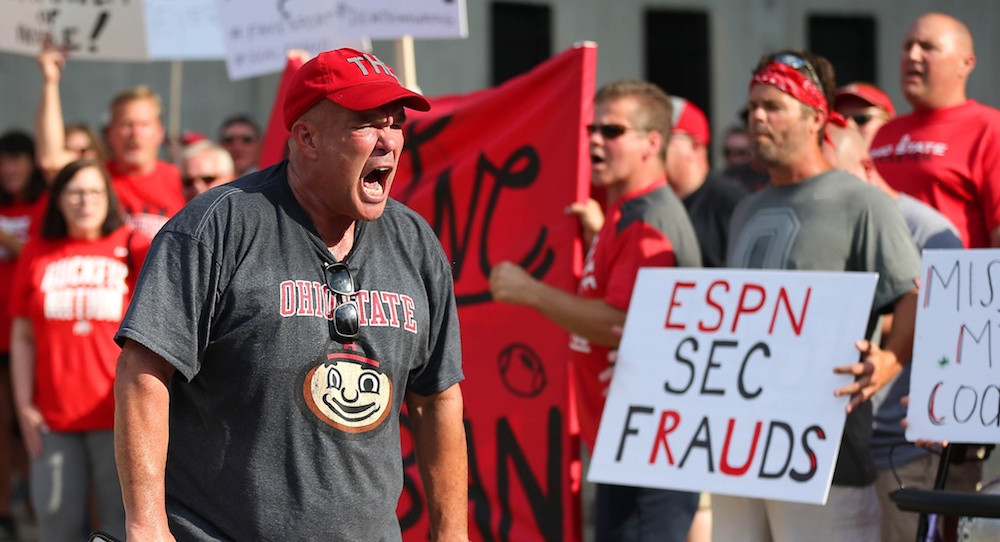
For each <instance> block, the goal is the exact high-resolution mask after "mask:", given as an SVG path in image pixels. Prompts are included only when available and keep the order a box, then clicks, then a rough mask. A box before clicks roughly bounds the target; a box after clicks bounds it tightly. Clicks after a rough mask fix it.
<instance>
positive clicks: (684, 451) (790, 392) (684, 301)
mask: <svg viewBox="0 0 1000 542" xmlns="http://www.w3.org/2000/svg"><path fill="white" fill-rule="evenodd" d="M876 282H877V275H876V274H874V273H824V272H813V271H762V270H737V269H667V268H644V269H640V270H639V275H638V279H637V281H636V285H635V289H634V290H633V292H632V300H631V304H630V306H629V311H628V317H627V320H626V322H625V331H624V335H623V336H622V342H621V347H620V348H619V350H618V362H617V364H616V365H615V370H614V371H615V372H614V378H613V379H612V381H611V388H610V391H609V394H608V399H607V403H606V404H605V406H604V413H603V415H602V416H601V427H600V430H599V432H598V435H597V445H596V446H595V450H594V455H593V458H592V459H591V464H590V472H589V474H588V479H589V480H591V481H595V482H603V483H611V484H622V485H629V486H642V487H655V488H664V489H679V490H687V491H710V492H712V493H723V494H727V495H739V496H746V497H759V498H767V499H777V500H783V501H794V502H804V503H813V504H822V503H825V502H826V497H827V494H828V492H829V489H830V484H831V482H832V479H833V468H834V465H835V464H836V462H837V454H838V451H839V448H840V439H841V435H842V434H843V430H844V420H845V418H846V414H845V407H846V405H847V398H846V397H834V396H833V392H834V390H835V389H837V388H839V387H842V386H845V385H847V384H849V383H850V382H851V380H852V378H851V377H850V376H848V375H837V374H834V373H833V368H834V367H835V366H838V365H849V364H851V363H853V362H855V361H857V359H858V355H859V353H858V351H857V349H856V347H855V346H854V343H855V341H857V340H858V339H860V338H862V337H863V336H864V332H865V326H866V324H867V323H868V317H869V312H870V311H871V305H872V299H873V296H874V292H875V284H876Z"/></svg>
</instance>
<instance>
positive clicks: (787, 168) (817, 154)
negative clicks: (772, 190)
mask: <svg viewBox="0 0 1000 542" xmlns="http://www.w3.org/2000/svg"><path fill="white" fill-rule="evenodd" d="M831 169H833V166H832V165H830V162H827V160H826V158H825V157H824V156H823V153H822V151H820V149H819V147H818V146H816V147H811V148H809V149H808V150H807V151H806V154H805V155H804V156H802V157H800V158H799V159H797V160H792V161H789V162H788V163H786V164H781V165H778V166H769V167H768V168H767V171H768V173H769V174H770V175H771V184H773V185H775V186H785V185H792V184H796V183H800V182H802V181H804V180H806V179H811V178H813V177H815V176H817V175H819V174H821V173H825V172H827V171H830V170H831Z"/></svg>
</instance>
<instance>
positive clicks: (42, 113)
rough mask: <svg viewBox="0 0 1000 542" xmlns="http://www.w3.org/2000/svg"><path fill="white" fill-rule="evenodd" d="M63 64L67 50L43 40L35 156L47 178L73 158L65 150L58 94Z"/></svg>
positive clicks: (50, 178) (60, 104)
mask: <svg viewBox="0 0 1000 542" xmlns="http://www.w3.org/2000/svg"><path fill="white" fill-rule="evenodd" d="M65 65H66V54H65V53H64V52H63V51H62V50H61V49H59V48H58V47H55V46H53V45H52V43H51V41H49V40H46V42H45V45H44V46H43V48H42V52H41V53H39V54H38V67H39V69H40V70H41V72H42V96H41V99H40V100H39V102H38V113H37V115H36V117H35V149H36V150H35V156H36V161H37V162H38V167H40V168H41V169H42V172H43V173H44V174H45V178H46V179H47V180H49V181H50V182H51V181H52V179H53V178H54V177H55V175H56V173H59V170H60V169H62V168H63V166H65V165H66V164H68V163H70V162H72V161H73V154H72V153H70V152H69V151H67V150H66V127H65V126H64V124H63V112H62V99H61V97H60V95H59V80H60V79H61V78H62V70H63V66H65Z"/></svg>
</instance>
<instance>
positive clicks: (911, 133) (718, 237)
mask: <svg viewBox="0 0 1000 542" xmlns="http://www.w3.org/2000/svg"><path fill="white" fill-rule="evenodd" d="M65 62H66V55H65V52H64V51H62V50H60V49H59V48H57V47H52V46H50V45H47V46H46V47H45V48H44V49H43V51H42V52H41V53H40V54H39V57H38V63H39V68H40V71H41V74H42V81H43V83H42V88H41V93H40V100H39V108H38V114H37V118H36V125H35V130H34V134H33V135H31V134H28V133H25V132H21V131H10V132H7V133H5V134H3V135H2V136H0V275H2V276H3V277H4V279H5V281H6V283H8V284H11V285H12V286H11V288H9V289H4V290H2V291H0V296H3V297H4V299H3V301H4V303H3V304H4V305H5V306H6V307H9V310H5V311H4V312H3V314H0V325H2V326H3V329H2V330H0V365H2V367H0V541H2V540H16V539H17V538H16V536H17V534H16V532H15V531H16V529H15V524H14V522H13V521H12V520H11V503H10V491H7V488H8V487H10V486H11V480H12V477H13V478H17V477H20V478H21V479H23V480H25V481H26V482H27V483H28V485H29V487H30V491H29V493H30V501H29V505H30V509H31V511H32V514H33V515H34V518H35V519H36V522H37V525H38V529H39V537H40V538H41V539H42V540H46V541H48V540H53V541H60V540H79V539H81V537H82V536H83V534H84V533H85V532H87V531H88V530H96V529H101V530H104V531H106V532H108V533H109V534H111V535H112V536H115V537H117V538H120V539H123V540H124V539H125V537H126V535H127V536H128V537H129V538H130V539H141V540H147V539H148V540H171V539H173V537H176V538H178V539H199V540H201V539H241V540H242V539H247V540H252V539H278V538H290V539H300V538H308V539H312V538H317V537H320V538H324V539H336V540H339V539H345V540H347V539H350V540H362V539H384V540H396V539H399V537H400V533H399V526H398V524H397V523H396V521H395V506H396V498H397V496H398V495H399V492H400V488H401V485H402V474H401V471H400V469H401V467H400V465H399V461H398V459H393V458H394V457H395V458H398V456H399V448H400V445H399V440H400V438H399V411H400V408H401V406H402V405H403V404H405V405H406V406H407V407H408V409H409V416H410V422H411V424H412V429H413V433H414V440H415V447H416V449H417V458H418V461H419V464H420V472H421V477H422V481H423V487H424V490H425V493H426V496H427V503H428V509H427V513H428V515H429V519H430V525H431V529H432V533H433V534H434V537H435V539H436V540H464V539H466V537H467V529H468V525H467V511H468V507H467V479H466V478H467V476H466V463H467V451H466V446H465V434H464V427H463V424H462V409H463V401H462V394H461V388H460V382H461V381H462V379H463V378H464V376H463V372H462V368H461V356H460V351H461V349H460V343H459V334H458V321H457V309H456V304H455V298H454V292H453V284H452V279H451V271H450V264H449V262H448V260H447V258H446V257H445V255H444V253H443V251H442V249H441V247H440V244H439V243H438V242H437V240H436V239H435V238H434V233H433V231H432V230H431V229H430V228H429V226H428V225H427V224H426V222H424V221H423V220H422V219H420V218H419V217H418V216H417V215H416V214H415V213H413V212H412V211H410V210H408V209H406V208H405V207H404V206H402V205H400V204H398V203H397V202H395V201H394V200H392V199H391V198H389V191H390V188H391V185H392V180H393V178H394V176H395V174H396V171H397V166H398V163H399V157H400V154H401V152H402V148H403V131H402V129H401V128H402V125H403V123H404V122H405V120H406V110H407V109H414V110H418V111H426V110H428V108H429V107H430V103H429V102H428V101H427V100H426V99H425V98H424V97H422V96H420V95H419V94H417V93H415V92H412V91H410V90H407V89H405V88H403V87H401V86H400V85H399V83H398V81H397V80H396V79H395V77H394V76H393V74H392V71H391V68H389V67H388V66H387V65H386V64H385V63H383V62H381V61H380V60H378V59H377V58H376V57H375V56H374V55H371V54H369V53H364V52H360V51H355V50H352V49H338V50H336V51H328V52H324V53H321V54H320V55H318V56H317V57H316V58H314V59H313V60H311V61H309V62H307V63H305V64H304V65H303V67H302V68H300V69H299V71H298V72H297V73H296V74H295V76H294V77H293V79H292V81H291V82H290V83H289V86H288V91H287V94H286V96H285V99H284V105H283V110H282V111H281V113H282V114H283V115H284V124H285V127H286V128H287V129H288V131H289V133H290V134H291V135H290V137H289V140H288V156H287V161H286V162H282V163H281V164H280V165H279V166H276V167H270V168H266V169H263V170H259V171H258V165H259V164H258V163H259V155H260V143H261V140H262V133H261V130H260V127H259V126H258V124H257V123H256V122H255V121H254V120H253V119H252V118H251V117H250V116H247V115H236V116H232V117H230V118H227V119H225V120H224V121H223V122H222V125H221V128H220V130H219V133H218V134H217V141H212V140H210V138H208V137H205V136H203V135H201V134H193V133H186V134H184V135H183V137H180V138H178V139H177V140H176V141H174V142H172V143H173V144H172V145H170V152H169V157H168V158H167V159H163V158H161V156H164V155H165V153H164V146H165V145H164V144H165V140H166V136H165V132H164V128H163V125H162V123H161V120H160V116H161V111H160V100H159V97H158V96H157V95H156V94H155V93H154V92H153V91H152V90H150V89H149V88H148V87H145V86H138V87H135V88H132V89H128V90H126V91H124V92H122V93H120V94H118V95H117V96H115V97H114V98H113V99H112V101H111V102H110V106H109V111H108V113H109V117H108V118H109V121H108V124H107V126H104V127H102V129H101V130H100V133H101V134H102V136H98V135H97V133H98V131H97V130H92V129H90V128H88V127H86V126H83V125H73V124H69V125H68V124H66V122H65V118H64V114H63V106H62V100H61V97H60V89H59V81H60V77H61V74H62V69H63V67H64V65H65ZM975 63H976V56H975V52H974V47H973V40H972V36H971V34H970V33H969V31H968V29H967V28H966V27H965V25H964V24H962V23H961V22H960V21H958V20H956V19H954V18H952V17H950V16H947V15H943V14H939V13H930V14H926V15H924V16H921V17H920V18H919V19H917V20H916V21H915V22H914V23H913V25H912V27H911V28H910V29H909V32H908V33H907V37H906V41H905V43H904V44H903V46H902V52H901V57H900V66H899V69H900V84H901V86H902V93H903V95H904V97H905V98H906V101H907V103H908V104H909V106H910V108H911V109H912V112H911V113H909V114H907V115H902V116H900V115H898V114H897V109H896V107H895V106H894V104H893V103H892V101H891V99H890V98H889V97H888V95H887V94H886V93H885V92H884V91H883V90H882V89H880V88H878V87H876V86H875V85H873V84H871V83H870V82H849V83H847V84H843V85H840V86H838V85H837V84H836V81H835V66H832V65H831V64H830V63H829V62H828V61H827V60H826V59H824V58H823V57H820V56H817V55H814V54H811V53H809V52H806V51H801V50H791V49H789V50H782V51H778V52H774V53H769V54H767V55H764V56H763V57H762V58H761V60H760V62H759V64H758V65H757V66H756V67H754V68H753V70H752V76H751V78H750V84H749V90H748V98H747V109H746V124H745V125H741V126H733V127H731V128H729V129H727V130H726V131H725V133H724V137H723V156H724V157H725V162H726V163H725V165H724V166H723V167H717V168H714V169H713V167H712V166H711V164H710V161H709V148H710V143H711V133H712V131H711V129H710V127H709V124H708V120H707V118H706V116H705V114H704V113H703V112H702V111H701V110H700V109H699V108H698V107H697V106H696V105H694V104H693V103H691V102H690V101H689V100H687V99H685V98H683V97H679V96H671V95H669V94H667V93H666V92H665V91H664V90H663V89H661V88H659V87H657V86H656V85H654V84H651V83H648V82H643V81H635V80H621V81H612V82H609V83H607V84H605V85H603V86H602V87H601V88H600V89H599V90H598V92H597V94H596V96H595V97H594V115H593V119H592V121H591V122H589V123H588V124H587V125H586V126H585V127H581V129H582V130H585V131H586V134H587V137H588V142H589V147H590V157H591V183H592V184H593V186H595V187H598V188H599V189H600V192H601V193H602V194H603V195H604V198H603V200H602V201H596V200H590V201H586V202H575V203H572V204H570V205H569V206H568V208H567V212H568V213H570V214H572V215H575V216H576V217H578V218H579V221H580V224H581V233H582V237H583V239H584V242H585V244H586V246H587V248H588V253H587V257H586V260H585V262H584V268H583V275H582V276H581V278H580V282H579V289H578V290H577V292H575V293H570V292H566V291H563V290H561V289H558V288H554V287H552V286H550V285H547V284H545V283H544V282H542V281H539V280H537V279H535V278H534V277H532V276H531V275H530V274H529V273H527V272H526V271H525V270H524V269H522V268H521V267H519V266H518V265H517V264H514V263H512V262H502V263H500V264H498V265H496V266H495V267H494V268H493V269H492V272H491V275H490V277H489V282H490V292H491V294H492V296H493V298H494V300H495V301H497V302H500V303H508V304H515V305H522V306H526V307H529V308H531V309H534V310H536V311H538V312H539V313H541V314H542V315H544V316H545V317H546V318H548V319H549V320H551V321H552V322H554V323H555V324H557V325H559V326H560V327H562V328H564V329H565V330H566V331H567V332H569V334H570V350H571V351H572V356H571V359H570V360H567V361H568V363H571V364H572V365H573V367H574V368H575V370H574V372H573V375H574V378H575V380H574V382H572V385H573V387H574V389H575V397H576V400H577V404H576V405H575V406H576V412H577V415H578V417H579V424H580V430H581V437H582V440H583V442H584V443H585V445H586V447H587V448H588V449H589V450H592V449H593V446H594V443H595V439H596V434H597V428H598V425H599V422H600V417H601V410H602V407H603V402H604V396H605V394H606V392H607V389H608V386H609V382H610V380H611V378H612V377H613V369H614V360H615V351H616V348H617V346H618V344H619V342H620V340H621V334H622V326H623V325H624V322H625V316H626V313H627V311H628V304H629V300H630V298H631V293H632V289H633V286H634V283H635V279H636V274H637V271H638V269H639V268H641V267H648V266H668V267H669V266H679V267H735V268H764V269H799V270H826V271H867V272H877V273H878V274H879V275H878V276H879V278H878V286H877V288H876V295H875V301H874V304H873V312H872V318H871V322H870V324H869V333H868V334H867V335H866V336H865V337H859V338H858V342H857V345H856V346H857V349H858V353H859V361H856V362H854V363H851V360H844V365H842V366H838V367H836V368H834V369H833V370H834V371H835V372H837V373H843V374H848V375H853V376H854V377H855V378H854V382H853V383H852V384H850V385H848V386H844V387H842V388H840V389H837V390H831V392H832V393H835V394H837V395H842V396H846V397H849V399H848V406H847V422H846V428H845V431H844V438H843V441H842V443H841V450H840V453H839V456H838V462H837V465H836V468H835V472H834V475H833V487H832V489H831V492H830V496H829V501H828V503H827V504H826V505H824V506H817V505H806V504H799V503H789V502H782V501H776V500H765V499H750V498H743V497H733V496H725V495H715V496H711V497H710V496H709V495H707V494H702V495H699V494H697V493H689V492H681V491H668V490H654V489H647V488H633V487H624V486H617V485H604V484H599V485H598V486H597V487H596V496H595V499H594V503H593V509H592V510H591V511H588V514H590V515H591V517H593V518H594V524H595V540H597V541H598V542H604V541H645V540H671V541H685V540H691V541H698V542H702V541H705V540H709V539H716V540H751V541H757V540H759V541H772V540H773V541H794V540H813V539H816V536H817V533H829V535H827V534H823V535H821V536H822V538H823V539H825V540H843V541H866V540H870V541H878V540H882V541H886V542H889V541H910V540H914V539H915V538H916V536H917V531H918V528H919V525H918V517H917V515H916V514H913V513H904V512H901V511H899V510H898V509H897V508H896V507H895V505H894V504H893V503H892V502H891V501H890V500H889V498H888V494H889V492H890V491H892V490H893V489H896V488H897V487H898V486H899V483H900V481H902V482H904V483H905V484H906V485H907V486H908V487H917V488H931V487H932V486H933V485H934V482H935V478H936V475H937V472H938V470H939V465H938V461H937V455H935V454H934V453H932V452H930V451H928V450H927V449H925V448H924V447H918V446H916V445H914V444H913V443H908V442H906V439H905V436H904V432H903V425H902V424H903V421H904V418H905V413H906V410H905V406H904V404H903V399H904V398H905V396H906V395H907V394H908V384H909V370H910V367H909V358H910V355H911V351H912V344H913V332H914V319H915V312H916V299H917V295H918V284H919V281H918V274H919V265H920V256H919V254H920V250H922V249H924V248H986V247H997V246H1000V185H998V184H997V183H998V182H1000V180H998V175H1000V153H998V152H997V151H998V150H1000V149H998V148H997V147H998V146H1000V111H997V110H995V109H993V108H990V107H987V106H984V105H981V104H979V103H977V102H975V101H974V100H972V99H970V98H968V97H967V96H966V92H965V88H966V82H967V80H968V77H969V76H970V74H971V73H972V71H973V68H974V67H975ZM220 187H224V188H220ZM213 188H215V190H213V191H211V192H210V193H208V194H206V195H204V196H202V197H199V196H200V195H202V194H204V193H205V192H207V191H209V190H210V189H213ZM168 220H169V222H168ZM154 237H155V240H154ZM140 270H141V271H142V274H141V276H140ZM275 299H279V300H280V303H279V304H278V305H277V306H276V305H275V304H274V302H273V300H275ZM374 304H380V305H381V304H386V306H387V307H389V309H388V310H391V314H392V319H391V321H389V320H386V322H385V323H384V325H380V324H375V323H372V322H370V321H369V320H368V318H374V313H372V312H371V311H372V310H374V309H372V307H373V305H374ZM275 443H279V445H275ZM206 449H209V450H214V451H216V452H219V453H214V454H209V455H206V454H205V453H203V452H204V450H206ZM984 453H985V450H984V448H977V447H974V446H967V447H961V448H960V453H958V454H955V456H956V457H957V460H956V463H957V464H956V465H953V466H951V468H949V474H950V476H949V485H948V487H949V488H950V489H961V490H967V491H975V490H976V489H977V487H978V484H979V483H980V482H981V479H982V460H983V457H984ZM233 496H238V498H236V499H234V498H233ZM713 520H714V521H713ZM932 523H933V525H932V527H933V529H934V530H935V531H936V532H937V533H938V536H940V537H941V538H940V539H941V540H954V539H955V535H956V530H957V529H956V524H955V519H954V518H947V517H942V518H935V519H934V521H933V522H932Z"/></svg>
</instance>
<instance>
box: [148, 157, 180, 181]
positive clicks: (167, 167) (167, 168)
mask: <svg viewBox="0 0 1000 542" xmlns="http://www.w3.org/2000/svg"><path fill="white" fill-rule="evenodd" d="M154 175H156V176H157V177H176V178H177V179H180V178H181V170H179V169H177V166H175V165H173V164H171V163H170V162H164V161H163V160H157V161H156V170H155V173H154Z"/></svg>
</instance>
